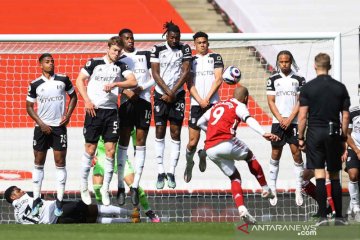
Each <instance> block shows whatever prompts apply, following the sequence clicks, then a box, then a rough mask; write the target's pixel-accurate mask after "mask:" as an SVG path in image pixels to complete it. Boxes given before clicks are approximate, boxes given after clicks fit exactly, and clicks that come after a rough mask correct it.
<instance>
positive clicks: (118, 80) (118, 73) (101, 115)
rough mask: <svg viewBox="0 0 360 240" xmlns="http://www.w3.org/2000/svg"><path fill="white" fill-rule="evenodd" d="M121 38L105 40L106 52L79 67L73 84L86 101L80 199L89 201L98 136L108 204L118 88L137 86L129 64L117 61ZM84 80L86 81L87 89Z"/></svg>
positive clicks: (105, 198)
mask: <svg viewBox="0 0 360 240" xmlns="http://www.w3.org/2000/svg"><path fill="white" fill-rule="evenodd" d="M123 48H124V43H123V41H122V40H121V39H120V38H119V37H118V36H116V37H112V38H110V39H109V41H108V48H107V53H106V55H105V56H104V57H101V58H93V59H90V60H89V61H88V62H87V63H86V64H85V66H84V67H83V68H82V69H81V71H80V73H79V76H78V77H77V79H76V86H77V88H78V89H79V92H80V95H81V96H82V98H83V99H84V102H85V110H86V116H85V122H84V137H85V142H86V143H85V152H84V154H83V156H82V159H81V164H82V165H81V173H80V177H81V184H80V191H81V199H82V200H83V202H84V203H86V204H87V205H90V204H91V197H90V193H89V190H88V177H89V171H90V168H91V160H92V158H93V157H94V155H95V150H96V146H97V142H98V141H99V138H100V136H102V137H103V139H104V141H105V149H106V161H105V164H104V166H105V167H104V171H105V172H104V185H103V187H102V189H101V194H102V196H103V198H102V202H103V204H104V205H109V204H110V197H109V193H108V191H109V184H110V181H111V178H112V175H113V170H114V155H115V146H116V142H117V141H118V139H119V136H118V111H117V100H118V92H119V90H118V88H133V87H136V86H137V82H136V79H135V76H134V74H133V73H132V72H131V71H130V70H129V68H128V66H127V65H126V64H125V63H123V62H120V61H118V60H119V57H120V53H121V50H122V49H123ZM85 81H88V86H87V88H86V87H85Z"/></svg>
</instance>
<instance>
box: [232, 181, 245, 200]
mask: <svg viewBox="0 0 360 240" xmlns="http://www.w3.org/2000/svg"><path fill="white" fill-rule="evenodd" d="M231 193H232V195H233V198H234V201H235V204H236V206H237V207H240V206H242V205H244V196H243V190H242V188H241V180H240V179H235V180H232V181H231Z"/></svg>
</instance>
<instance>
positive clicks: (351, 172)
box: [348, 169, 359, 182]
mask: <svg viewBox="0 0 360 240" xmlns="http://www.w3.org/2000/svg"><path fill="white" fill-rule="evenodd" d="M348 173H349V180H350V181H352V182H356V181H358V180H359V172H358V171H356V170H354V169H349V170H348Z"/></svg>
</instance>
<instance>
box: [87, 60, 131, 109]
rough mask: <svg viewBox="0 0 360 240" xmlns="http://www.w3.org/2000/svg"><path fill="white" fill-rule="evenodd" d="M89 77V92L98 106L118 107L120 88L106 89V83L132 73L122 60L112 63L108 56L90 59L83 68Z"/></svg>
mask: <svg viewBox="0 0 360 240" xmlns="http://www.w3.org/2000/svg"><path fill="white" fill-rule="evenodd" d="M81 72H82V73H84V74H85V75H86V76H88V77H89V81H88V86H87V94H88V96H89V98H90V100H91V102H92V103H93V104H94V105H95V106H96V107H97V108H104V109H117V101H118V94H119V89H118V87H115V88H113V89H112V90H111V91H110V92H108V93H107V92H105V91H104V85H106V84H109V83H113V82H120V81H122V79H123V77H124V78H126V76H128V75H129V74H130V73H132V72H131V71H130V70H129V67H128V66H127V65H126V64H125V63H123V62H120V61H117V62H115V63H110V62H109V61H108V60H107V58H106V57H102V58H93V59H90V60H89V61H88V62H87V63H86V65H85V66H84V67H83V68H82V69H81Z"/></svg>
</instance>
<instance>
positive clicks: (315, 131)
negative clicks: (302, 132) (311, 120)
mask: <svg viewBox="0 0 360 240" xmlns="http://www.w3.org/2000/svg"><path fill="white" fill-rule="evenodd" d="M305 144H306V168H308V169H322V168H324V169H325V163H326V168H327V170H328V171H330V172H335V171H339V170H341V165H342V162H341V155H342V153H343V142H342V140H341V137H340V136H339V135H334V136H329V128H328V127H308V129H307V132H306V143H305Z"/></svg>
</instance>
